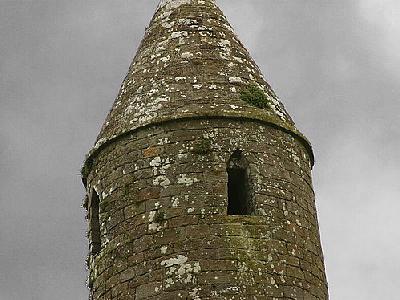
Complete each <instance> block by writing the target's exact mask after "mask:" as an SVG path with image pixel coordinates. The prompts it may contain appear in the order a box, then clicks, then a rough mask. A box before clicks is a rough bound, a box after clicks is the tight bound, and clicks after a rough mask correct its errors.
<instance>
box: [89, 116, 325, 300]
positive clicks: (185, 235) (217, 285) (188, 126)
mask: <svg viewBox="0 0 400 300" xmlns="http://www.w3.org/2000/svg"><path fill="white" fill-rule="evenodd" d="M235 150H240V151H242V153H243V156H244V158H245V160H246V161H247V163H248V170H247V171H248V179H249V193H250V194H251V198H252V201H253V205H254V209H253V212H252V215H247V216H234V215H227V206H228V203H227V201H228V200H227V198H228V191H227V187H228V182H227V181H228V173H227V164H228V161H229V159H230V157H231V155H232V153H234V152H235ZM311 160H312V158H311V157H310V152H309V151H308V149H307V148H306V147H305V146H304V143H302V142H301V140H300V139H299V138H296V137H295V136H294V135H293V134H290V133H288V132H286V131H284V130H282V129H280V128H277V127H276V126H273V125H271V124H267V123H264V122H261V121H256V120H253V121H252V120H246V119H244V118H242V119H240V118H222V117H221V118H212V119H200V118H199V119H190V118H189V119H183V120H175V121H174V120H171V121H168V122H165V123H162V124H153V125H149V126H146V127H143V128H140V129H138V130H136V131H132V132H130V133H128V134H125V135H124V136H121V137H119V138H116V139H114V140H113V141H112V142H110V143H108V144H107V145H105V146H103V148H101V149H99V150H98V152H97V153H96V154H95V155H92V158H91V166H90V172H89V173H88V178H87V179H88V182H87V188H88V190H91V189H94V190H95V191H97V193H98V194H99V198H100V232H101V251H100V252H99V253H98V254H93V255H90V257H89V271H90V276H89V277H90V279H89V281H90V282H89V285H90V286H91V292H92V298H93V299H96V300H97V299H121V300H129V299H135V300H140V299H160V300H161V299H162V300H165V299H171V300H172V299H224V300H225V299H226V300H227V299H306V300H309V299H327V298H328V296H327V287H326V279H325V273H324V265H323V257H322V251H321V247H320V240H319V232H318V224H317V217H316V210H315V204H314V193H313V189H312V183H311ZM89 210H90V201H89ZM93 230H94V229H93V228H91V231H90V232H92V231H93Z"/></svg>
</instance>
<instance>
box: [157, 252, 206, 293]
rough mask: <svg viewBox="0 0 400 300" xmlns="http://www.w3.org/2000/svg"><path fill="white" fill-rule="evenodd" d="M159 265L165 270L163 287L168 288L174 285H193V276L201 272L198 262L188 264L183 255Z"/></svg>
mask: <svg viewBox="0 0 400 300" xmlns="http://www.w3.org/2000/svg"><path fill="white" fill-rule="evenodd" d="M161 265H162V266H164V267H165V268H166V269H167V270H166V272H165V274H166V277H167V278H166V279H165V287H166V288H168V287H170V286H172V285H174V284H175V283H184V284H189V283H195V278H194V275H195V274H196V273H199V272H200V271H201V267H200V264H199V263H198V262H193V263H188V258H187V257H186V256H183V255H178V256H177V257H175V258H170V259H167V260H163V261H162V262H161Z"/></svg>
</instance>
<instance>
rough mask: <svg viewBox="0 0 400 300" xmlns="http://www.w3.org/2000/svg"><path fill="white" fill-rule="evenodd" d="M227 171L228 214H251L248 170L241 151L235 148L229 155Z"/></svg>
mask: <svg viewBox="0 0 400 300" xmlns="http://www.w3.org/2000/svg"><path fill="white" fill-rule="evenodd" d="M227 173H228V215H251V214H253V208H252V201H251V193H250V182H249V174H248V173H249V171H248V164H247V161H246V159H245V158H244V156H243V153H242V151H240V150H236V151H235V152H234V153H233V154H232V155H231V157H230V159H229V161H228V166H227Z"/></svg>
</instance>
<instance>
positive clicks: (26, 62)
mask: <svg viewBox="0 0 400 300" xmlns="http://www.w3.org/2000/svg"><path fill="white" fill-rule="evenodd" d="M157 2H158V1H157V0H112V1H111V0H96V1H93V0H85V1H78V0H70V1H61V0H60V1H58V0H57V1H54V0H35V1H34V0H31V1H29V0H10V1H8V0H0V300H25V299H28V300H53V299H59V300H81V299H82V300H86V299H87V295H88V292H87V290H86V287H85V279H86V271H85V257H86V252H87V243H86V238H85V230H86V224H85V221H84V212H83V210H82V208H81V202H82V199H83V197H84V190H83V188H82V186H81V183H80V177H79V169H80V165H81V162H82V161H83V158H84V155H85V153H86V152H87V151H88V150H89V148H90V147H91V146H92V145H93V143H94V141H95V138H96V135H97V133H98V132H99V129H100V126H101V124H102V122H103V120H104V118H105V116H106V114H107V112H108V111H109V109H110V108H111V105H112V103H113V101H114V98H115V96H116V94H117V92H118V89H119V86H120V83H121V82H122V79H123V77H124V76H125V74H126V72H127V70H128V66H129V64H130V61H131V59H132V58H133V55H134V53H135V51H136V48H137V47H138V43H139V42H140V40H141V38H142V36H143V33H144V28H145V26H147V25H148V22H149V20H150V18H151V16H152V14H153V12H154V10H155V7H156V5H157ZM217 2H218V3H219V4H220V7H221V8H222V9H223V10H224V12H225V14H226V15H227V16H228V19H229V20H230V22H231V23H232V25H233V27H234V28H235V29H236V32H237V33H238V35H239V37H240V38H241V40H242V41H243V42H244V44H245V45H246V46H247V47H248V49H249V50H250V52H251V53H252V55H253V57H254V58H255V60H256V61H257V62H258V64H259V66H260V67H261V69H262V70H263V73H264V75H265V77H266V78H267V79H268V80H269V82H270V84H271V85H272V86H273V87H274V89H275V90H276V92H277V93H278V95H279V96H280V97H281V98H282V101H283V102H284V103H285V105H286V108H287V109H288V111H289V112H290V113H291V115H292V117H293V118H294V120H295V121H296V123H297V125H298V127H299V128H300V129H301V130H302V131H303V132H304V133H305V134H306V135H307V136H308V137H309V139H310V140H311V142H312V144H313V146H314V149H315V154H316V166H315V168H314V186H315V190H316V195H317V206H318V213H319V220H320V229H321V235H322V243H323V247H324V253H325V260H326V267H327V274H328V279H329V285H330V294H331V299H332V300H376V299H388V300H391V299H394V300H395V299H399V298H398V297H399V287H400V276H399V274H400V255H399V254H400V230H399V228H400V217H399V215H400V197H399V196H400V184H399V180H400V176H399V175H400V159H399V153H400V151H399V148H400V119H399V111H400V1H398V0H335V1H328V0H220V1H217Z"/></svg>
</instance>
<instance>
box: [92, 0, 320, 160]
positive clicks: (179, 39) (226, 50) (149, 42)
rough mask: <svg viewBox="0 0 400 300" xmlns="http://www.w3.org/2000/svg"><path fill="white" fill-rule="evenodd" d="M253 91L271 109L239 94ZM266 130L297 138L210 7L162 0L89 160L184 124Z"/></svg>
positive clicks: (200, 0) (205, 1)
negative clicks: (234, 123) (226, 122)
mask: <svg viewBox="0 0 400 300" xmlns="http://www.w3.org/2000/svg"><path fill="white" fill-rule="evenodd" d="M249 87H253V88H254V87H257V89H258V90H259V91H262V92H263V93H264V96H265V99H266V100H267V102H268V106H267V107H265V108H259V107H257V106H254V105H253V104H251V103H249V102H246V101H244V100H243V96H241V93H243V91H245V90H246V89H247V88H249ZM203 117H204V118H213V117H214V118H216V117H221V118H241V119H253V120H258V121H261V122H267V123H269V124H272V125H273V126H278V127H280V128H282V129H283V130H285V131H287V132H289V133H291V134H292V135H294V136H296V137H297V138H300V139H301V140H302V142H303V143H304V144H305V146H306V147H307V149H308V150H309V152H310V155H311V158H312V150H311V146H310V144H309V143H308V141H307V140H306V138H305V137H304V136H303V135H302V134H301V133H300V132H299V131H298V130H297V129H296V127H295V125H294V123H293V121H292V119H291V118H290V116H289V114H288V113H287V112H286V110H285V108H284V106H283V105H282V103H281V102H280V100H279V99H278V97H277V96H276V94H275V93H274V91H273V90H272V88H271V87H270V86H269V84H268V83H267V82H266V81H265V80H264V78H263V75H262V74H261V71H260V69H259V67H258V66H257V65H256V63H255V62H254V60H253V59H252V58H251V56H250V54H249V52H248V51H247V50H246V49H245V47H244V46H243V45H242V43H241V42H240V41H239V39H238V38H237V36H236V35H235V33H234V31H233V29H232V27H231V26H230V24H229V23H228V21H227V20H226V18H225V16H224V15H223V13H222V12H221V10H220V9H219V8H218V7H217V6H216V4H215V1H213V0H162V1H161V2H160V4H159V5H158V7H157V10H156V13H155V15H154V17H153V19H152V20H151V22H150V25H149V27H148V28H147V29H146V32H145V37H144V38H143V40H142V42H141V44H140V46H139V49H138V51H137V54H136V56H135V58H134V60H133V62H132V64H131V66H130V68H129V71H128V74H127V75H126V77H125V79H124V81H123V83H122V86H121V89H120V92H119V94H118V96H117V98H116V100H115V103H114V105H113V107H112V110H111V111H110V113H109V115H108V116H107V119H106V122H105V124H104V125H103V127H102V129H101V132H100V134H99V136H98V139H97V142H96V145H95V147H94V149H92V151H91V152H90V153H89V157H90V156H91V155H92V154H93V153H94V152H96V150H98V149H99V148H101V147H102V146H103V145H105V144H107V143H108V142H110V141H112V140H114V139H115V138H118V137H119V136H121V135H124V134H126V133H128V132H131V131H132V130H135V129H138V128H141V127H144V126H148V125H149V124H157V123H162V122H166V121H170V120H175V119H184V118H203Z"/></svg>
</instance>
